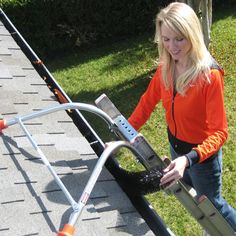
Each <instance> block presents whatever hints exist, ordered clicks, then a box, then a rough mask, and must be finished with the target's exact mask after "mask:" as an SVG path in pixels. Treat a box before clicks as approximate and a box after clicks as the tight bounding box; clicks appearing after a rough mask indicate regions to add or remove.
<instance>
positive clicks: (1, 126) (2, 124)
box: [0, 120, 7, 132]
mask: <svg viewBox="0 0 236 236" xmlns="http://www.w3.org/2000/svg"><path fill="white" fill-rule="evenodd" d="M5 128H7V125H6V121H5V120H0V132H2V130H3V129H5Z"/></svg>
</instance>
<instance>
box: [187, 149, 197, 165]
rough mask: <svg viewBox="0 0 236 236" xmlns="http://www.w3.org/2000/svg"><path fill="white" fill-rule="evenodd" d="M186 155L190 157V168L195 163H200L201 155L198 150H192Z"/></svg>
mask: <svg viewBox="0 0 236 236" xmlns="http://www.w3.org/2000/svg"><path fill="white" fill-rule="evenodd" d="M185 156H186V157H187V159H188V163H189V166H188V168H190V167H191V166H193V165H194V164H196V163H198V162H199V160H200V157H199V155H198V153H197V151H195V150H191V151H190V152H189V153H187V154H185Z"/></svg>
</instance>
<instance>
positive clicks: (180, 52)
mask: <svg viewBox="0 0 236 236" xmlns="http://www.w3.org/2000/svg"><path fill="white" fill-rule="evenodd" d="M161 38H162V42H163V45H164V47H165V49H166V50H167V51H168V52H169V53H170V55H171V57H172V59H173V60H175V61H176V62H181V63H187V61H188V58H187V53H188V52H189V50H190V48H191V43H190V41H189V40H187V39H186V38H184V37H182V36H179V34H177V33H176V32H174V31H173V30H171V29H170V28H168V27H166V26H165V25H162V26H161Z"/></svg>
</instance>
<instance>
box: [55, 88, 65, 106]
mask: <svg viewBox="0 0 236 236" xmlns="http://www.w3.org/2000/svg"><path fill="white" fill-rule="evenodd" d="M54 93H55V94H56V95H57V97H58V100H59V102H60V103H68V100H67V99H66V98H65V96H64V95H63V94H62V93H61V91H60V90H59V89H54Z"/></svg>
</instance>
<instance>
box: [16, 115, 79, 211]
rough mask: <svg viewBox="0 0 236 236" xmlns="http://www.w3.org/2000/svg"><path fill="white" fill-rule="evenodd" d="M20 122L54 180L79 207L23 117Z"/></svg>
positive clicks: (72, 204) (74, 206) (70, 200)
mask: <svg viewBox="0 0 236 236" xmlns="http://www.w3.org/2000/svg"><path fill="white" fill-rule="evenodd" d="M18 123H19V124H20V126H21V128H22V130H23V131H24V133H25V134H26V136H27V138H28V139H29V141H30V143H31V144H32V146H33V147H34V149H35V150H36V151H37V152H38V154H39V155H40V158H41V160H42V162H43V163H44V165H45V166H46V167H47V168H48V170H49V172H50V173H51V175H52V176H53V178H54V180H55V181H56V183H57V184H58V186H59V187H60V188H61V190H62V191H63V193H64V194H65V196H66V198H67V200H68V201H69V203H70V204H71V206H72V208H76V207H77V202H76V201H75V200H74V199H73V197H72V196H71V194H70V192H69V191H68V190H67V188H66V187H65V185H64V184H63V182H62V181H61V179H60V178H59V177H58V175H57V173H56V172H55V170H54V169H53V168H52V166H51V164H50V162H49V161H48V159H47V158H46V156H45V155H44V153H43V152H42V150H41V149H40V148H39V146H38V145H37V143H36V142H35V141H34V139H33V138H32V136H31V135H30V133H29V132H28V130H27V129H26V128H25V126H24V124H23V123H22V121H21V119H20V118H19V119H18Z"/></svg>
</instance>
